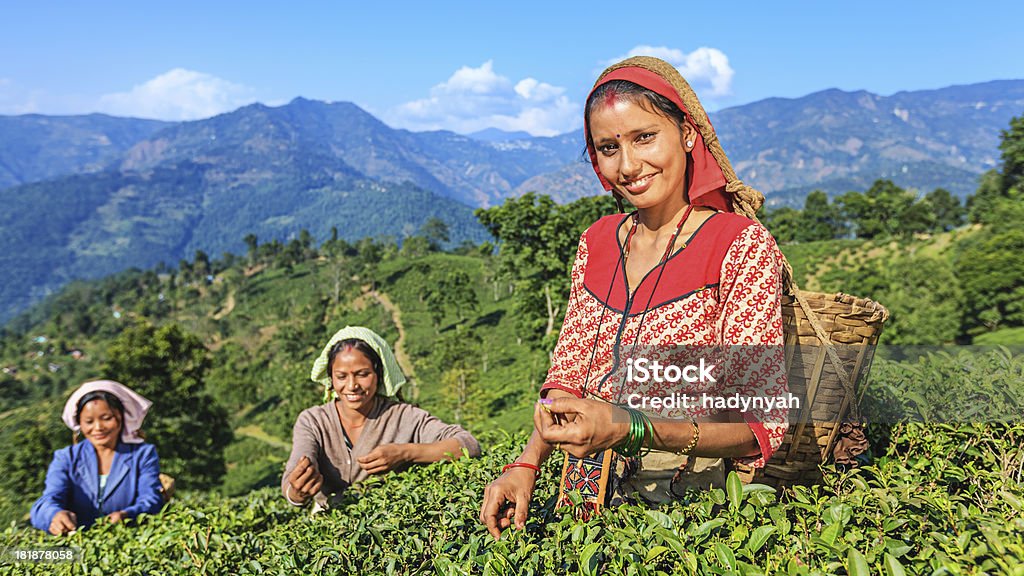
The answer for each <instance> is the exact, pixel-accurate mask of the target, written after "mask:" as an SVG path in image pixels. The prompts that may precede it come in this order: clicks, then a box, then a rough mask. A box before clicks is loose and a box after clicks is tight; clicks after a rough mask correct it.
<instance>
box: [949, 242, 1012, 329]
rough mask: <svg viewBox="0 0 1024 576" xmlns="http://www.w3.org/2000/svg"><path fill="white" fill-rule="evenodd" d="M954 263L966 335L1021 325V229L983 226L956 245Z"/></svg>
mask: <svg viewBox="0 0 1024 576" xmlns="http://www.w3.org/2000/svg"><path fill="white" fill-rule="evenodd" d="M954 263H955V266H956V269H957V270H958V272H959V276H960V278H961V282H962V285H963V290H964V308H963V329H964V331H965V332H966V333H967V334H969V335H976V334H980V333H982V332H985V331H992V330H997V329H999V328H1013V327H1019V326H1024V229H1021V228H1019V227H1018V228H1015V229H1008V230H1006V231H1004V232H997V231H996V229H993V228H992V227H989V228H985V229H983V230H982V231H981V232H979V233H978V234H975V235H973V236H972V237H970V238H968V239H967V240H965V241H964V242H963V243H962V244H961V245H960V246H959V248H958V251H957V253H956V256H955V260H954Z"/></svg>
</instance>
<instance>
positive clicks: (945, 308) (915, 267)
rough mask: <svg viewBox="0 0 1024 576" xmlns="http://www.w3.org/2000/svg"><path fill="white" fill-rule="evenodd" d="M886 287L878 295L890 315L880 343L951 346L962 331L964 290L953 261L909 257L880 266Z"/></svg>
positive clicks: (928, 257)
mask: <svg viewBox="0 0 1024 576" xmlns="http://www.w3.org/2000/svg"><path fill="white" fill-rule="evenodd" d="M880 272H881V275H883V276H884V277H885V287H884V288H882V289H881V290H880V291H879V292H878V293H877V296H875V297H876V298H877V299H878V301H879V302H881V303H882V304H884V305H885V306H886V308H888V309H889V312H890V313H891V316H890V318H889V321H888V322H887V323H886V325H885V330H884V331H883V332H882V339H881V342H882V343H883V344H894V345H935V344H948V343H952V342H954V341H955V340H956V338H957V336H958V335H959V331H960V313H959V312H960V309H961V305H962V299H963V298H962V291H961V288H960V281H959V280H958V279H957V277H956V275H955V274H953V268H952V266H951V265H950V262H949V261H948V260H947V259H945V258H937V257H934V256H907V257H903V258H899V259H897V260H895V261H893V262H891V263H886V264H884V265H883V266H881V270H880Z"/></svg>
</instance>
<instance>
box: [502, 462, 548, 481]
mask: <svg viewBox="0 0 1024 576" xmlns="http://www.w3.org/2000/svg"><path fill="white" fill-rule="evenodd" d="M516 468H522V469H524V470H530V471H532V472H533V476H534V478H540V466H537V465H536V464H531V463H529V462H522V461H519V460H517V461H515V462H512V463H509V464H505V466H503V467H502V468H501V473H502V474H504V473H506V472H508V471H509V470H514V469H516Z"/></svg>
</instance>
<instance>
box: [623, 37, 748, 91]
mask: <svg viewBox="0 0 1024 576" xmlns="http://www.w3.org/2000/svg"><path fill="white" fill-rule="evenodd" d="M631 56H654V57H656V58H661V59H662V60H664V61H666V62H668V63H669V64H671V65H673V66H675V67H676V69H677V70H679V73H680V74H682V75H683V78H686V81H687V82H689V83H690V86H693V89H694V91H696V92H697V95H698V96H701V97H708V98H712V99H713V98H721V97H723V96H728V95H730V94H732V77H733V75H734V74H735V72H734V71H733V69H732V66H730V65H729V57H728V56H726V55H725V53H724V52H722V51H721V50H719V49H717V48H708V47H706V46H702V47H700V48H697V49H696V50H694V51H693V52H690V53H686V52H683V51H682V50H679V49H677V48H669V47H667V46H646V45H641V46H637V47H635V48H633V49H632V50H630V51H629V53H628V54H626V55H625V56H620V57H619V58H613V59H612V60H609V61H608V62H606V65H607V64H613V63H615V62H618V61H620V60H623V59H626V58H629V57H631Z"/></svg>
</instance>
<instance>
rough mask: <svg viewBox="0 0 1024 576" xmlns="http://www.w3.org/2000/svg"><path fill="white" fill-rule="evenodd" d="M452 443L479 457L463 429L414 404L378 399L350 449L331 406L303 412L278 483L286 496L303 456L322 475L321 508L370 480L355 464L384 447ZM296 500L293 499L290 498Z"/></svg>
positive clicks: (477, 445) (477, 448) (318, 499)
mask: <svg viewBox="0 0 1024 576" xmlns="http://www.w3.org/2000/svg"><path fill="white" fill-rule="evenodd" d="M449 438H455V439H456V440H458V441H459V444H461V445H462V447H463V448H465V449H466V451H467V452H468V453H469V455H470V456H472V457H476V456H479V455H480V443H479V442H477V441H476V438H474V437H473V435H472V434H470V433H469V432H467V431H466V430H465V429H463V428H462V427H461V426H457V425H455V424H445V423H444V422H442V421H441V420H440V419H438V418H436V417H434V416H431V415H430V413H429V412H427V411H426V410H423V409H421V408H417V407H415V406H413V405H412V404H406V403H404V402H395V401H393V400H388V399H386V398H383V397H380V398H379V399H378V401H377V404H376V406H374V408H373V411H372V412H371V413H370V415H369V416H368V417H367V419H366V424H365V425H364V426H363V429H362V431H361V432H360V434H359V439H358V440H357V441H356V442H355V444H354V445H353V446H352V448H351V449H350V448H349V447H348V445H347V444H346V443H345V433H344V430H343V428H342V427H341V419H340V418H339V417H338V411H337V408H335V406H334V402H331V403H328V404H322V405H320V406H314V407H312V408H307V409H306V410H303V411H302V413H301V414H299V417H298V419H297V420H296V421H295V428H294V430H293V431H292V453H291V456H290V457H289V458H288V464H287V465H286V466H285V471H284V476H283V477H282V478H281V492H282V493H283V494H285V495H286V496H287V492H286V490H287V487H288V476H289V475H290V474H291V472H292V470H294V469H295V466H296V465H297V464H298V462H299V460H300V459H302V457H303V456H308V457H309V461H310V462H312V463H313V465H314V466H316V468H317V470H318V471H319V472H320V473H321V474H323V476H324V483H323V487H322V488H321V489H320V492H319V493H318V494H317V495H316V496H314V497H313V500H314V501H315V502H316V503H317V504H318V505H319V507H320V508H325V507H328V505H329V502H330V500H331V499H332V498H333V497H334V496H336V495H338V494H340V493H342V492H343V491H344V490H345V489H346V488H348V487H349V486H351V485H352V484H354V483H356V482H359V481H361V480H365V479H366V478H367V477H368V476H369V475H368V474H367V473H366V471H365V470H363V469H362V468H361V467H360V466H359V463H358V462H357V461H356V459H357V458H359V457H360V456H364V455H366V454H369V453H370V452H371V451H372V450H373V449H374V448H376V447H377V446H380V445H382V444H429V443H432V442H440V441H442V440H447V439H449ZM293 498H294V496H293Z"/></svg>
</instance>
